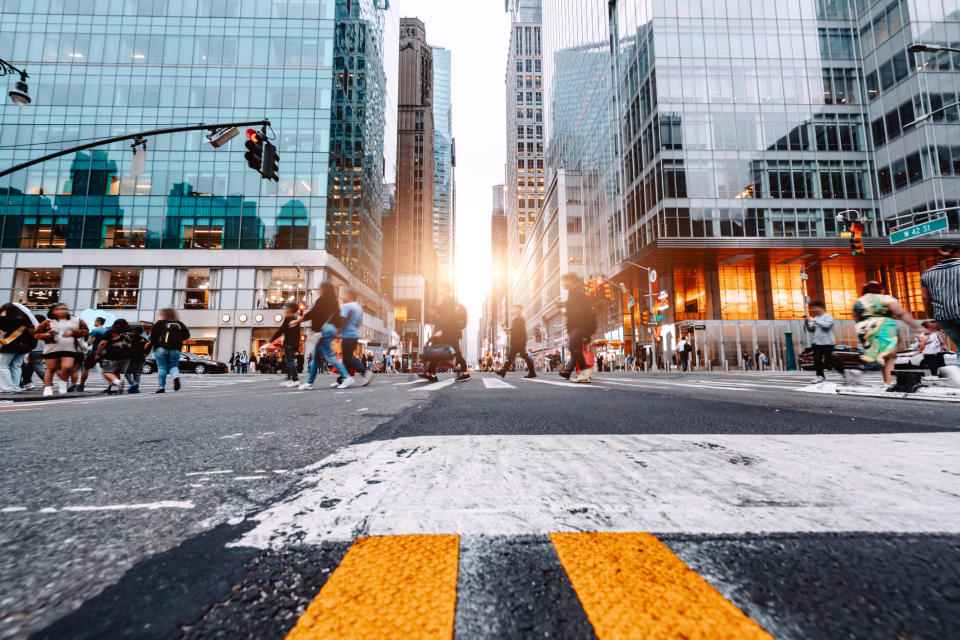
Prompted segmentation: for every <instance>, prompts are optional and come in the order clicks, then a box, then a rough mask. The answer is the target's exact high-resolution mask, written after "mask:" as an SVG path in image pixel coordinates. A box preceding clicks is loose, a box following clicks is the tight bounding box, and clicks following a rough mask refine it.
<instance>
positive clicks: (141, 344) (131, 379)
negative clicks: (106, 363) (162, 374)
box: [126, 322, 153, 393]
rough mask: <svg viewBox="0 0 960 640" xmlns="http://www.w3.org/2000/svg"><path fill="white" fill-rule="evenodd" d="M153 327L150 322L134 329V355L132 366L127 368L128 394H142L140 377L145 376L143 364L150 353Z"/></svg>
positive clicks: (131, 361) (131, 360) (131, 358)
mask: <svg viewBox="0 0 960 640" xmlns="http://www.w3.org/2000/svg"><path fill="white" fill-rule="evenodd" d="M152 326H153V325H151V324H150V323H148V322H144V323H140V324H138V325H137V326H135V327H134V328H133V334H132V335H133V355H132V356H131V357H130V366H128V367H127V375H126V378H127V384H129V385H130V386H129V387H128V388H127V393H140V376H141V375H142V374H143V363H144V362H145V361H146V359H147V353H148V352H149V351H150V331H151V329H152Z"/></svg>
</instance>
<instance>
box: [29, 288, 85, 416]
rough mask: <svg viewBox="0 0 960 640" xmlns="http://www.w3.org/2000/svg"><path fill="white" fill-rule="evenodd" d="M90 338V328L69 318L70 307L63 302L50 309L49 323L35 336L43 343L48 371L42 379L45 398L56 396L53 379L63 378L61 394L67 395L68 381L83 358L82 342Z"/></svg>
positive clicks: (59, 384) (60, 387)
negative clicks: (88, 336)
mask: <svg viewBox="0 0 960 640" xmlns="http://www.w3.org/2000/svg"><path fill="white" fill-rule="evenodd" d="M88 334H89V330H88V329H87V324H86V323H85V322H84V321H83V320H81V319H80V318H78V317H76V316H72V315H70V311H69V310H68V309H67V305H65V304H63V303H61V302H56V303H54V304H53V305H51V307H50V310H49V311H48V312H47V319H46V320H45V321H44V322H41V323H40V326H38V327H37V328H36V332H35V333H34V337H36V338H37V339H38V340H41V341H43V359H44V362H45V364H46V367H47V372H46V375H44V377H43V395H44V397H47V396H52V395H53V379H54V376H56V377H58V378H60V381H59V383H58V386H59V391H60V393H61V394H65V393H67V388H68V385H69V381H70V379H71V377H72V376H73V373H74V371H75V370H76V366H77V363H78V362H80V359H81V358H82V357H83V355H82V354H83V340H84V339H85V338H86V337H87V335H88Z"/></svg>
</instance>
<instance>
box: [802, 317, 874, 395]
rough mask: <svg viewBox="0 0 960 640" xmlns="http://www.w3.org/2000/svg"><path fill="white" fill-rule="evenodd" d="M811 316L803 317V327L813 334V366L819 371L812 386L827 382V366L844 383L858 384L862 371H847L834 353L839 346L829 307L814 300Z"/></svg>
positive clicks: (811, 337)
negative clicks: (825, 373) (825, 372)
mask: <svg viewBox="0 0 960 640" xmlns="http://www.w3.org/2000/svg"><path fill="white" fill-rule="evenodd" d="M810 316H812V317H810ZM810 316H804V317H803V325H804V327H805V328H806V330H807V333H809V334H811V336H810V344H811V346H812V347H813V366H814V368H815V369H816V371H817V375H816V377H815V378H814V379H813V380H811V381H810V382H811V384H820V383H821V382H826V381H827V378H826V376H825V375H824V365H825V364H829V365H830V366H831V367H832V368H833V370H834V371H836V372H837V373H838V374H840V375H841V376H843V378H844V381H845V382H847V383H848V384H849V383H855V382H857V381H858V380H859V374H860V370H859V369H856V368H851V369H846V370H845V367H844V366H843V362H841V361H840V359H839V358H837V356H836V355H835V354H834V353H833V351H834V349H835V348H836V346H837V336H836V332H835V330H834V325H835V324H836V321H835V320H834V319H833V316H832V315H830V314H829V313H827V305H825V304H824V303H823V302H821V301H820V300H814V301H813V302H811V303H810Z"/></svg>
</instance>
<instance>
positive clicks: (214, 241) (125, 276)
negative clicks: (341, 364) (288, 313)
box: [0, 0, 395, 355]
mask: <svg viewBox="0 0 960 640" xmlns="http://www.w3.org/2000/svg"><path fill="white" fill-rule="evenodd" d="M0 12H2V15H3V17H4V19H3V22H2V24H0V33H2V34H3V35H2V37H0V43H3V44H0V57H3V58H4V59H7V60H9V61H11V62H13V63H14V64H16V65H17V66H19V67H21V68H26V69H27V70H28V72H29V73H30V76H31V78H30V80H31V83H30V84H31V92H32V93H33V102H32V104H31V105H30V106H28V107H26V108H17V107H15V106H14V105H12V104H9V103H6V102H5V103H3V104H2V105H0V123H2V127H0V166H10V165H13V164H16V163H19V162H23V161H25V160H27V159H29V158H33V157H36V156H39V155H43V154H44V153H48V152H50V151H53V150H57V149H60V148H64V147H70V146H74V145H78V144H81V143H82V142H84V141H88V140H93V139H99V138H105V137H110V136H117V135H122V134H129V133H135V132H137V131H143V130H150V129H158V128H165V127H172V126H178V125H188V124H200V123H205V124H207V123H209V124H213V123H222V122H237V121H249V120H259V119H269V120H270V121H271V125H272V126H271V128H270V129H268V135H269V136H271V137H272V138H273V142H274V143H275V144H276V146H277V149H278V152H279V155H280V161H279V177H280V180H279V183H274V182H272V181H265V180H262V179H261V177H260V175H258V174H257V173H256V172H254V171H253V170H251V169H249V168H248V167H247V163H246V162H245V161H244V158H243V152H244V148H243V140H244V139H243V138H242V137H238V138H235V139H234V140H233V141H232V142H230V143H228V144H227V145H225V146H223V147H221V148H219V149H214V148H212V147H211V146H210V145H208V144H207V141H206V140H205V138H204V135H203V133H202V132H193V133H179V134H173V135H167V136H158V137H153V138H150V139H148V142H147V146H148V159H147V163H146V173H144V174H143V175H139V176H137V177H130V176H129V174H130V158H131V150H130V146H129V143H120V144H114V145H111V146H109V147H102V148H98V149H95V150H92V151H85V152H81V153H77V154H74V155H70V156H65V157H62V158H60V159H57V160H51V161H48V162H45V163H42V164H38V165H35V166H33V167H31V168H29V169H26V170H23V171H19V172H16V173H14V174H11V175H10V176H7V177H4V178H2V179H0V224H2V232H0V233H2V236H0V237H2V249H3V256H2V258H3V262H2V266H0V269H2V270H0V287H4V288H9V289H10V290H11V291H12V292H13V295H14V297H15V298H18V299H22V300H23V301H25V302H27V303H29V304H32V305H34V306H39V303H41V302H47V301H49V299H50V298H51V297H60V298H61V299H63V300H64V301H65V302H67V303H68V304H69V305H70V306H71V307H73V308H77V309H83V308H87V307H97V308H112V309H118V310H120V311H119V312H120V313H121V314H122V315H125V316H129V317H130V318H131V319H140V318H143V319H147V318H150V317H152V315H153V312H154V311H153V310H154V309H156V308H159V307H163V306H174V307H177V308H180V309H184V310H186V311H187V312H188V313H187V315H188V316H191V313H192V317H190V318H188V320H187V321H188V324H189V323H191V322H192V323H193V325H194V326H199V327H205V328H206V329H208V331H206V334H205V335H206V337H207V339H208V340H207V344H203V345H200V347H202V350H204V351H206V352H209V353H211V354H212V353H214V352H216V353H217V354H219V355H222V354H224V353H227V352H228V351H229V350H231V349H240V350H243V349H247V350H248V351H249V350H251V349H255V348H256V346H257V344H256V342H257V340H258V337H259V336H260V334H262V333H266V332H267V331H269V330H270V328H269V326H268V325H271V324H273V320H274V318H275V316H276V314H275V313H273V312H271V311H269V310H270V309H276V308H278V307H279V306H281V305H282V303H283V302H286V301H290V300H294V301H299V302H304V303H308V302H309V299H310V297H311V295H312V294H311V291H313V290H315V287H316V286H317V284H319V281H321V280H322V279H325V278H334V279H335V281H337V282H340V283H342V284H344V285H351V286H356V287H359V288H361V289H362V291H363V295H364V298H365V302H367V304H368V307H369V308H370V309H375V310H376V313H375V314H371V322H370V326H369V327H368V329H369V332H368V336H369V337H370V338H371V339H374V340H381V339H387V338H386V337H387V336H388V335H389V331H388V327H387V325H386V322H387V320H386V319H387V317H388V315H389V314H387V313H386V305H385V302H384V301H383V300H382V299H381V298H380V296H379V295H378V292H377V290H378V289H379V284H380V283H379V270H378V269H379V261H380V255H379V254H380V250H381V249H380V243H381V240H380V226H379V225H380V215H381V210H380V209H381V206H382V205H381V203H382V193H381V188H382V183H383V173H384V166H385V164H386V163H388V162H389V163H390V164H391V165H392V159H385V158H384V143H383V137H384V126H385V124H384V123H385V109H387V108H388V107H387V105H386V99H385V94H386V88H385V85H386V80H385V70H384V68H383V49H384V46H385V45H384V33H385V31H388V30H387V29H385V20H387V19H389V18H388V17H387V16H388V15H389V14H387V13H385V11H384V5H383V3H382V2H379V0H354V1H353V2H348V1H347V0H312V1H311V0H307V1H302V0H301V1H298V2H285V1H280V0H237V1H229V2H228V1H223V0H191V1H186V0H103V1H98V2H92V1H85V0H79V1H66V0H40V1H33V0H30V1H27V0H3V1H2V2H0ZM394 120H395V118H394ZM347 194H349V196H347ZM118 249H123V251H120V250H118ZM198 249H202V250H205V251H195V250H198ZM38 250H39V251H38ZM49 250H57V251H59V253H53V254H51V253H50V251H49ZM106 250H110V251H106ZM153 250H165V251H153ZM40 292H43V293H40ZM380 307H383V309H381V308H380ZM200 310H203V313H201V311H200ZM193 312H195V313H193ZM375 315H379V316H380V318H379V319H376V318H375V317H373V316H375ZM258 325H261V326H259V327H258ZM201 333H202V332H201Z"/></svg>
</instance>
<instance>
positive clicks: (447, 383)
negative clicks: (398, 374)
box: [410, 378, 456, 391]
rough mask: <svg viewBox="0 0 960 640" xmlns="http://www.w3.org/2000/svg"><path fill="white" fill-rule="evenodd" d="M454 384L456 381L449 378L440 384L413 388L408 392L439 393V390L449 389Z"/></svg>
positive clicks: (435, 383)
mask: <svg viewBox="0 0 960 640" xmlns="http://www.w3.org/2000/svg"><path fill="white" fill-rule="evenodd" d="M454 382H456V380H455V379H453V378H450V379H449V380H441V381H440V382H434V383H433V384H428V385H427V386H425V387H414V388H413V389H411V390H410V391H439V390H440V389H443V388H445V387H449V386H450V385H452V384H453V383H454Z"/></svg>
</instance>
